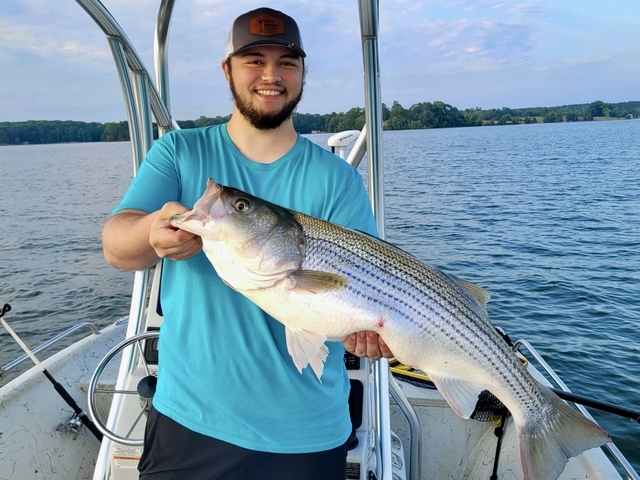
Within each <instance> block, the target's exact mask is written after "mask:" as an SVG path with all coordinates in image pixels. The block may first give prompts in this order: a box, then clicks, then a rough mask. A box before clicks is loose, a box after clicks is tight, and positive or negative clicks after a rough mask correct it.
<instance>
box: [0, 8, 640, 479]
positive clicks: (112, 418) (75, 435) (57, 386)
mask: <svg viewBox="0 0 640 480" xmlns="http://www.w3.org/2000/svg"><path fill="white" fill-rule="evenodd" d="M76 1H77V3H78V4H79V6H80V7H82V8H83V9H84V10H85V11H86V13H87V14H88V15H89V16H90V17H91V18H92V19H93V20H94V21H95V23H96V24H97V25H98V26H99V28H101V29H102V31H103V32H104V33H105V35H106V37H107V41H108V43H109V46H110V48H111V51H112V54H113V57H114V60H115V63H116V68H117V71H118V74H119V78H120V82H121V85H122V89H123V93H124V100H125V105H126V110H127V117H128V121H129V128H130V134H131V146H132V156H133V169H134V174H135V173H136V171H137V168H138V166H139V165H140V163H141V162H142V160H143V158H144V156H145V153H146V152H147V151H148V149H149V148H150V147H151V144H152V142H153V122H156V123H157V126H158V130H159V133H160V134H161V135H162V134H163V133H165V132H168V131H170V130H174V129H177V128H179V127H178V125H177V124H176V122H175V121H174V120H173V119H172V116H171V108H170V102H169V76H168V73H169V72H168V63H167V58H168V53H167V42H168V30H169V24H170V20H171V16H172V12H173V8H174V0H161V2H160V7H159V11H158V16H157V25H156V39H155V42H156V45H155V47H156V48H155V62H154V63H155V74H154V76H152V75H151V73H150V72H149V71H148V70H147V69H146V67H145V66H144V65H143V63H142V61H141V60H140V57H139V56H138V54H137V52H136V50H135V48H134V46H133V45H132V43H131V42H130V40H129V38H128V37H127V35H126V34H125V32H124V31H123V30H122V29H121V27H120V26H119V24H118V22H117V21H116V20H115V18H114V17H113V16H112V15H111V13H110V12H109V11H108V10H107V8H106V7H105V6H104V5H103V4H102V3H101V2H100V1H99V0H76ZM357 3H358V11H359V15H360V27H361V36H362V48H363V59H364V75H365V82H364V83H365V87H364V90H365V107H366V108H365V111H366V125H365V127H364V129H363V130H362V131H349V132H342V133H340V134H338V135H334V136H333V137H331V139H330V140H329V145H330V146H331V148H338V150H339V154H340V155H341V156H342V157H343V158H345V161H348V162H349V163H351V164H352V165H354V166H358V164H359V163H360V162H361V161H362V160H363V159H364V157H365V155H366V157H367V161H368V169H367V170H368V188H369V192H370V196H371V203H372V207H373V209H374V212H375V215H376V219H377V225H378V229H379V231H380V232H382V233H384V232H385V223H384V218H385V216H384V206H385V195H384V188H383V186H384V183H383V168H382V148H381V144H382V121H381V120H382V103H381V96H380V84H379V70H380V68H379V59H378V50H379V47H378V2H377V0H358V1H357ZM351 142H354V144H353V145H352V146H351V147H350V149H349V153H348V155H347V153H346V152H347V148H346V147H347V146H349V145H350V144H351ZM161 277H162V264H161V263H159V264H158V265H156V266H155V267H153V268H151V269H149V270H147V271H141V272H136V273H135V279H134V286H133V292H132V296H131V305H130V311H129V313H128V315H126V316H124V317H123V318H121V319H119V320H118V321H116V322H115V323H113V324H112V325H110V326H108V327H106V328H104V329H102V330H99V331H98V330H96V329H95V327H92V325H91V324H90V323H81V324H78V325H76V326H74V327H72V328H71V329H69V330H66V331H64V332H61V333H60V334H59V335H57V336H56V337H54V338H53V339H51V340H50V341H48V342H46V343H45V344H43V345H41V346H40V347H38V348H36V349H34V350H33V351H31V350H29V348H28V347H27V346H26V345H24V344H22V348H23V349H24V350H25V355H23V356H22V357H20V358H18V359H16V360H15V361H13V362H11V363H10V364H7V365H5V366H4V367H3V369H4V370H5V371H9V370H11V369H12V368H15V367H16V366H18V365H20V364H21V363H24V362H33V363H34V364H35V365H34V366H33V368H31V369H29V370H27V371H26V372H24V373H22V374H21V375H19V376H18V377H17V378H15V379H13V380H12V381H10V382H9V383H7V384H6V385H4V386H3V387H2V388H0V480H9V479H11V480H13V479H20V480H32V479H33V480H36V479H38V480H39V479H47V480H86V479H93V480H128V479H134V478H138V472H137V463H138V460H139V458H140V455H141V453H142V448H143V446H142V436H143V431H144V424H145V421H144V420H145V418H146V413H147V410H148V408H149V405H150V404H151V401H152V399H153V392H154V386H155V375H156V373H157V358H158V350H157V338H158V335H159V329H160V327H161V325H162V320H163V318H162V312H161V310H160V309H159V308H157V307H158V305H159V303H158V295H159V285H160V280H161ZM9 311H10V305H5V306H4V308H3V309H2V312H1V314H0V319H1V320H2V323H3V325H4V326H5V328H7V329H9V330H11V329H10V327H9V326H8V323H6V322H5V319H4V318H3V317H7V316H8V315H7V314H8V313H9ZM82 331H86V332H87V335H82V336H81V338H79V339H78V340H76V341H74V342H73V343H72V344H71V345H70V346H68V347H66V348H64V349H62V350H60V351H58V352H57V353H55V354H53V355H51V356H49V357H48V358H46V359H45V360H43V361H42V362H40V361H39V359H38V358H37V356H36V355H37V354H40V352H42V351H44V350H45V349H47V348H50V347H51V346H55V345H56V344H57V343H58V342H60V341H61V340H62V339H66V338H67V337H69V336H70V335H73V336H74V338H75V337H77V336H78V332H82ZM12 334H13V335H14V336H15V338H16V341H17V342H20V338H19V336H18V335H17V334H15V332H12ZM507 340H508V337H507V336H506V334H505V341H507ZM512 348H513V351H514V355H518V356H519V357H520V358H521V360H522V361H523V362H525V363H526V364H527V368H528V369H529V370H530V371H531V373H532V374H533V375H534V377H535V378H537V379H538V380H539V381H540V382H542V383H545V384H547V385H549V386H552V387H554V388H555V389H556V392H557V393H558V395H560V396H561V397H562V398H565V399H566V400H567V401H569V402H572V403H573V404H574V405H575V406H576V408H578V409H579V410H580V411H582V412H583V413H584V414H585V415H587V416H590V414H589V413H588V411H587V410H586V409H585V407H584V404H588V405H589V406H591V407H594V408H600V409H606V410H607V411H610V412H611V413H615V414H617V415H621V416H627V417H628V418H632V419H634V420H636V421H640V414H639V413H638V412H635V411H633V410H628V409H623V408H622V407H617V406H614V405H608V404H603V403H602V402H598V401H596V400H594V399H585V398H583V397H579V396H577V395H573V394H572V393H571V392H569V389H568V388H567V387H566V385H565V384H564V383H563V382H562V380H561V379H560V378H559V377H558V376H557V375H556V374H555V372H554V371H553V370H552V369H551V367H549V365H548V364H547V363H546V362H545V361H544V359H543V358H542V357H541V356H540V355H539V354H538V352H537V351H536V350H535V348H534V347H533V346H532V345H531V344H530V343H529V342H527V341H526V340H518V341H516V342H514V343H513V347H512ZM345 365H346V368H347V370H348V372H349V376H350V380H351V386H352V388H351V397H350V401H349V403H350V408H351V417H352V422H353V425H354V431H355V433H354V435H353V437H352V439H351V442H350V449H349V454H348V459H347V462H348V472H347V479H354V480H355V479H358V480H372V479H377V480H409V479H410V480H418V479H424V480H427V479H433V480H441V479H451V478H455V479H474V480H475V479H489V478H496V479H503V480H518V479H520V478H522V474H521V469H520V463H519V462H520V461H519V454H518V449H517V445H516V439H515V432H514V428H512V427H513V426H512V420H511V418H510V417H509V416H508V415H507V414H506V412H505V409H504V407H503V406H502V405H501V404H499V403H497V404H496V402H495V399H494V398H491V397H490V396H489V397H488V398H486V399H485V400H486V401H485V402H482V405H480V404H479V405H478V406H477V408H476V412H475V413H474V416H473V419H470V420H463V419H461V418H459V417H458V416H457V415H456V414H455V413H454V412H453V410H452V409H451V408H450V407H449V405H448V404H447V403H446V401H445V400H444V398H443V397H442V395H441V394H440V393H439V392H438V390H437V389H436V388H434V386H433V384H432V383H431V382H430V381H429V378H428V377H426V376H425V375H424V374H423V373H422V372H419V371H415V370H412V369H410V368H407V367H406V366H404V365H401V364H398V363H397V362H395V361H393V360H392V361H390V362H389V361H387V360H379V361H377V362H372V361H370V360H366V359H359V358H357V357H353V356H350V355H348V354H347V355H345ZM294 477H295V475H294V474H291V476H287V477H286V478H294ZM283 478H285V477H283ZM559 478H560V479H562V480H568V479H574V478H589V479H602V480H615V479H623V478H627V479H631V480H640V476H639V475H638V473H637V472H636V471H635V470H634V468H633V467H632V465H631V464H630V463H629V462H628V461H627V459H626V458H625V457H624V456H623V455H622V453H621V452H620V450H619V449H618V448H617V447H616V446H615V444H614V443H609V444H607V445H606V446H605V447H603V448H596V449H592V450H589V451H587V452H584V453H582V454H581V455H579V456H577V457H575V458H572V459H570V460H569V462H568V463H567V465H566V468H565V470H564V471H563V473H562V474H561V476H560V477H559Z"/></svg>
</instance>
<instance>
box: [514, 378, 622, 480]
mask: <svg viewBox="0 0 640 480" xmlns="http://www.w3.org/2000/svg"><path fill="white" fill-rule="evenodd" d="M549 396H550V397H551V402H550V403H551V406H550V408H549V411H548V412H547V415H546V418H545V417H543V419H542V422H541V423H542V425H541V426H535V427H532V426H527V425H522V426H521V427H520V428H519V429H518V444H519V446H520V461H521V463H522V471H523V473H524V480H556V479H557V478H558V477H559V476H560V474H561V473H562V471H563V470H564V468H565V465H566V463H567V461H568V460H569V458H571V457H575V456H576V455H579V454H581V453H582V452H584V451H586V450H589V449H591V448H595V447H599V446H601V445H604V444H605V443H607V442H609V441H611V438H610V437H609V435H608V434H607V433H606V432H605V431H604V430H603V429H602V428H600V427H599V426H598V425H597V424H596V423H594V422H592V421H591V420H589V419H588V418H587V417H585V416H584V415H582V414H581V413H580V412H578V411H577V410H574V409H573V408H571V407H569V406H568V405H567V404H566V403H565V402H564V401H563V400H561V399H560V398H559V397H557V396H556V395H555V394H553V393H552V392H550V391H549Z"/></svg>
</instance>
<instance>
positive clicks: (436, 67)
mask: <svg viewBox="0 0 640 480" xmlns="http://www.w3.org/2000/svg"><path fill="white" fill-rule="evenodd" d="M103 3H104V5H105V6H106V7H107V9H108V10H109V11H110V12H111V13H112V14H113V16H114V17H115V18H116V19H117V20H118V22H119V24H120V25H121V27H122V28H123V29H124V31H125V32H126V33H127V35H128V36H129V38H130V39H131V41H132V42H133V44H134V46H135V48H136V50H137V52H138V53H139V55H140V57H141V58H142V60H143V62H144V64H145V66H146V67H147V68H148V69H150V71H153V34H154V28H155V19H156V15H157V9H158V6H159V3H160V2H159V0H135V1H133V0H104V2H103ZM379 3H380V66H381V90H382V100H383V102H384V103H386V104H387V105H388V106H389V107H391V105H392V104H393V103H394V102H395V101H397V102H399V103H400V104H401V105H402V106H403V107H405V108H409V107H410V106H411V105H414V104H416V103H420V102H433V101H442V102H445V103H447V104H449V105H452V106H454V107H456V108H458V109H461V110H463V109H466V108H476V107H479V108H482V109H489V108H502V107H509V108H521V107H538V106H559V105H569V104H576V103H591V102H594V101H596V100H602V101H604V102H608V103H617V102H624V101H632V100H640V1H637V0H615V1H603V0H510V1H508V0H447V1H443V0H438V1H436V0H380V1H379ZM259 6H270V7H272V8H276V9H279V10H282V11H284V12H286V13H288V14H289V15H291V16H292V17H294V18H295V19H296V20H297V21H298V24H299V26H300V30H301V32H302V37H303V43H304V47H305V51H306V52H307V59H306V64H307V69H308V73H307V79H306V85H305V93H304V97H303V99H302V102H301V103H300V105H299V107H298V111H299V112H301V113H320V114H325V113H332V112H346V111H348V110H349V109H351V108H353V107H363V106H364V96H363V95H364V94H363V91H364V82H363V75H362V53H361V46H360V45H361V43H360V26H359V21H358V13H357V12H358V8H357V3H356V2H355V0H322V1H317V0H316V1H313V0H302V1H289V0H281V1H277V0H272V1H268V0H261V1H255V0H234V1H233V2H230V1H229V0H176V2H175V7H174V11H173V19H172V23H171V27H170V32H169V36H170V37H169V71H170V85H171V109H172V113H173V117H174V118H175V119H177V120H191V119H196V118H198V117H200V116H207V117H215V116H218V115H220V116H223V115H227V114H229V113H230V112H231V106H232V104H231V97H230V93H229V88H228V85H227V83H226V82H225V80H224V77H223V75H222V72H221V69H220V62H221V60H222V58H223V57H224V52H225V47H226V39H227V35H228V32H229V28H230V26H231V24H232V22H233V20H234V19H235V18H236V17H237V16H238V15H240V14H242V13H244V12H246V11H248V10H251V9H253V8H256V7H259ZM121 92H122V91H121V87H120V81H119V78H118V76H117V73H116V70H115V68H114V61H113V57H112V55H111V51H110V49H109V46H108V43H107V41H106V38H105V36H104V34H103V33H102V31H101V30H100V29H99V28H98V27H97V26H96V25H95V23H93V20H91V19H90V18H89V16H88V15H87V14H86V13H85V12H84V10H83V9H81V8H80V6H79V5H78V4H77V3H76V1H75V0H0V121H26V120H79V121H95V122H115V121H121V120H125V118H126V114H125V109H124V103H123V100H122V93H121Z"/></svg>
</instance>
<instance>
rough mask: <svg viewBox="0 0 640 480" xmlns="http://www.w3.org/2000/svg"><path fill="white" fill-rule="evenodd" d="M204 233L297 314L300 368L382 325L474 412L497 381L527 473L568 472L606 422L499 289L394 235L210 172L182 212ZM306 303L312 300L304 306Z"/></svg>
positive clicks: (543, 477)
mask: <svg viewBox="0 0 640 480" xmlns="http://www.w3.org/2000/svg"><path fill="white" fill-rule="evenodd" d="M170 221H171V224H172V225H173V226H175V227H177V228H182V229H184V230H188V231H190V232H193V233H195V234H197V235H200V236H201V237H202V242H203V249H204V251H205V253H206V254H207V257H208V258H209V260H210V261H211V263H212V265H213V267H214V268H215V269H216V271H217V272H218V274H219V275H220V277H221V278H222V279H223V280H224V281H225V282H226V283H227V284H228V285H229V286H230V287H232V288H234V289H236V290H237V291H239V292H240V293H242V294H243V295H245V296H246V297H247V298H249V299H250V300H252V301H253V302H255V303H256V304H257V305H258V306H260V307H261V308H262V309H264V310H265V311H266V312H267V313H269V314H270V315H272V316H273V317H274V318H275V319H277V320H279V321H280V322H282V323H283V324H284V325H285V331H286V335H287V347H288V349H289V352H290V354H291V356H292V359H293V361H294V364H295V366H296V367H297V368H298V370H299V371H300V372H302V371H303V369H304V368H305V367H306V366H307V365H309V366H311V368H312V370H313V372H314V373H315V374H316V376H317V377H318V379H320V378H321V376H322V369H323V364H324V359H325V358H326V355H327V352H328V349H327V348H326V346H325V345H324V342H325V341H326V340H327V339H342V338H343V337H344V336H346V335H348V334H350V333H353V332H357V331H362V330H372V331H375V332H378V333H379V334H380V335H381V336H382V338H383V339H384V340H385V342H386V343H387V345H389V347H390V348H391V350H392V351H393V352H394V354H395V355H396V357H397V358H398V359H399V360H400V361H402V362H403V363H406V364H408V365H411V366H414V367H416V368H419V369H421V370H423V371H425V372H426V373H427V374H428V375H429V376H430V377H431V379H432V380H433V381H434V383H435V384H436V386H437V388H438V390H439V391H440V392H441V393H442V395H443V396H444V398H445V399H446V400H447V402H448V403H449V404H450V405H451V407H452V408H453V409H454V410H455V411H456V413H458V415H460V416H462V417H464V418H468V417H469V416H470V415H471V413H472V412H473V410H474V409H475V405H476V402H477V400H478V395H479V394H480V392H481V391H483V390H489V391H490V392H491V393H492V394H494V395H495V396H496V397H497V398H498V399H499V400H500V401H501V402H502V403H503V404H504V405H505V406H506V407H507V408H508V409H509V411H510V413H511V414H512V415H513V418H514V425H515V427H516V431H517V439H518V446H519V452H520V460H521V467H522V473H523V478H524V479H525V480H553V479H556V478H557V477H558V476H559V475H560V473H561V472H562V470H563V469H564V465H565V463H566V461H567V459H568V458H569V457H572V456H575V455H578V454H579V453H581V452H583V451H584V450H587V449H589V448H593V447H596V446H599V445H602V444H603V443H606V442H607V441H609V440H610V439H609V437H608V436H607V435H606V433H605V432H604V431H603V430H602V429H601V428H600V427H598V426H597V425H596V424H594V423H593V422H591V421H589V420H587V419H586V418H585V417H584V416H582V415H581V414H580V413H578V412H576V411H575V410H573V409H571V408H569V407H568V406H567V405H566V404H565V403H564V402H563V401H561V400H560V399H559V398H558V397H557V396H555V395H554V394H553V393H552V392H551V391H550V390H548V389H547V388H546V387H544V386H542V385H540V384H539V383H538V382H536V381H535V380H534V379H533V377H532V376H531V375H530V374H529V373H528V372H527V370H526V368H525V366H524V365H523V364H522V363H521V362H520V360H519V359H518V358H517V357H516V356H515V354H514V353H513V352H512V351H511V349H510V348H509V347H508V346H507V344H506V342H504V340H503V339H502V338H501V337H500V336H499V335H498V334H497V332H496V331H495V328H494V327H493V326H492V325H491V322H490V321H489V319H488V316H487V313H486V309H485V304H486V301H487V300H488V294H486V292H484V290H482V289H481V288H479V287H477V286H475V285H472V284H470V283H469V282H466V281H464V280H461V279H458V278H456V277H452V276H450V275H448V274H446V273H443V272H440V271H439V270H437V269H434V268H432V267H430V266H428V265H425V264H423V263H421V262H420V261H419V260H418V259H417V258H415V257H414V256H412V255H410V254H409V253H407V252H404V251H403V250H400V249H399V248H397V247H394V246H392V245H390V244H388V243H386V242H384V241H382V240H379V239H375V238H373V237H370V236H368V235H364V234H361V233H359V232H355V231H352V230H348V229H344V228H342V227H339V226H337V225H333V224H330V223H328V222H325V221H323V220H320V219H316V218H313V217H309V216H307V215H304V214H301V213H298V212H293V211H290V210H287V209H284V208H282V207H279V206H277V205H273V204H270V203H269V202H265V201H264V200H262V199H259V198H257V197H253V196H251V195H249V194H247V193H245V192H241V191H239V190H236V189H233V188H228V187H222V186H220V185H217V184H215V182H213V181H210V182H209V183H208V185H207V189H206V190H205V193H204V194H203V196H202V198H201V199H200V200H198V202H197V203H196V205H195V206H194V209H193V210H192V211H190V212H186V213H184V214H181V215H177V216H174V217H172V218H171V219H170ZM300 312H304V314H301V313H300Z"/></svg>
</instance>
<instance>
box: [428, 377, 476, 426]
mask: <svg viewBox="0 0 640 480" xmlns="http://www.w3.org/2000/svg"><path fill="white" fill-rule="evenodd" d="M429 378H431V380H432V381H433V383H434V384H435V386H436V387H437V389H438V391H439V392H440V393H441V394H442V396H443V397H444V399H445V400H446V401H447V403H448V404H449V406H450V407H451V408H452V409H453V411H454V412H456V414H458V416H460V417H462V418H465V419H468V418H470V417H471V414H472V413H473V412H474V410H475V409H476V404H477V403H478V397H479V396H480V394H481V393H482V391H483V390H486V387H483V386H482V385H480V384H477V383H473V382H469V381H465V380H460V379H458V378H453V377H445V376H442V377H440V376H438V375H433V374H429Z"/></svg>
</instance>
